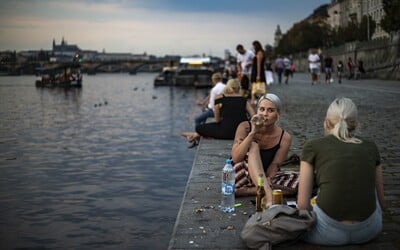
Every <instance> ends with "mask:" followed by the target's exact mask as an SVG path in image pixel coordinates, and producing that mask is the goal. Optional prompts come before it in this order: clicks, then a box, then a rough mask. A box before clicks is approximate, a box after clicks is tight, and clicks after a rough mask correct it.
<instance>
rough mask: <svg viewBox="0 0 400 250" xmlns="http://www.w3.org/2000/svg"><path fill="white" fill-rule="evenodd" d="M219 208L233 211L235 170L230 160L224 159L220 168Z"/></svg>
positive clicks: (228, 211) (229, 211)
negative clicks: (223, 164)
mask: <svg viewBox="0 0 400 250" xmlns="http://www.w3.org/2000/svg"><path fill="white" fill-rule="evenodd" d="M221 196H222V197H221V210H222V211H223V212H225V213H231V212H234V211H235V170H234V168H233V166H232V161H231V160H229V159H228V160H226V162H225V166H224V168H223V169H222V183H221Z"/></svg>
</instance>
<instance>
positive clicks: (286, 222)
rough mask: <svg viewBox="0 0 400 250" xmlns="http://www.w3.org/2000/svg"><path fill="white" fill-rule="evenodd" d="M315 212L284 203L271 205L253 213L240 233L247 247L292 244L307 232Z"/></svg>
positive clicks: (266, 247)
mask: <svg viewBox="0 0 400 250" xmlns="http://www.w3.org/2000/svg"><path fill="white" fill-rule="evenodd" d="M315 219H316V217H315V214H314V212H312V211H308V210H299V209H297V208H293V207H289V206H286V205H273V206H271V207H270V208H268V209H266V210H264V211H263V212H257V213H255V214H253V215H252V216H251V217H250V218H249V220H248V221H247V222H246V224H245V226H244V227H243V230H242V232H241V234H240V236H241V237H242V239H243V240H244V241H245V243H246V245H247V246H248V247H249V248H252V249H253V248H254V249H270V248H271V245H276V244H280V243H286V244H292V243H294V242H296V241H297V240H299V239H300V238H301V237H302V236H304V235H305V233H307V232H308V231H309V230H310V229H311V227H312V226H313V224H314V222H315Z"/></svg>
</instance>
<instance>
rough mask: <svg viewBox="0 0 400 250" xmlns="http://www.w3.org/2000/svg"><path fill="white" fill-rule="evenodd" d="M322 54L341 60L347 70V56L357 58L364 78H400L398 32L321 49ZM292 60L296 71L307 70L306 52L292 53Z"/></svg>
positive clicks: (399, 35) (399, 39) (399, 41)
mask: <svg viewBox="0 0 400 250" xmlns="http://www.w3.org/2000/svg"><path fill="white" fill-rule="evenodd" d="M321 54H322V55H325V54H329V55H331V57H332V58H333V60H334V64H335V65H336V63H337V62H338V61H340V60H341V61H342V62H343V63H344V65H345V72H346V71H347V66H346V63H347V60H348V58H349V57H351V58H352V59H353V62H354V63H357V61H358V60H359V59H361V60H362V61H363V62H364V68H365V70H366V75H365V76H363V77H366V78H378V79H387V80H400V32H397V33H394V34H392V36H391V37H390V38H387V39H380V40H372V41H368V42H367V41H366V42H351V43H346V44H344V45H341V46H338V47H332V48H328V49H324V50H322V51H321ZM293 62H294V64H295V66H296V69H297V71H300V72H307V71H308V52H302V53H298V54H294V55H293Z"/></svg>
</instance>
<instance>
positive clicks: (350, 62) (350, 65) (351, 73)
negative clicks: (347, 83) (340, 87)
mask: <svg viewBox="0 0 400 250" xmlns="http://www.w3.org/2000/svg"><path fill="white" fill-rule="evenodd" d="M347 69H348V71H349V75H348V76H347V79H349V80H350V79H353V77H354V63H353V60H352V59H351V57H349V59H348V60H347Z"/></svg>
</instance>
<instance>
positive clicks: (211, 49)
mask: <svg viewBox="0 0 400 250" xmlns="http://www.w3.org/2000/svg"><path fill="white" fill-rule="evenodd" d="M330 2H331V1H330V0H305V1H304V0H302V1H298V0H278V1H276V0H249V1H244V0H241V1H239V0H131V1H129V0H85V1H82V0H65V1H62V0H1V1H0V51H2V50H17V51H20V50H29V49H45V50H49V49H51V45H52V41H53V38H55V39H56V43H57V44H58V43H60V41H61V39H62V37H64V38H65V40H66V41H67V42H68V43H69V44H77V45H78V46H79V47H80V48H81V49H84V50H97V51H102V50H103V49H104V50H105V51H106V52H130V53H135V54H136V53H138V54H139V53H143V52H146V53H148V54H153V55H157V56H162V55H165V54H179V55H183V56H184V55H193V54H203V53H205V54H207V55H209V54H211V55H215V56H222V55H223V53H224V50H225V49H229V50H230V51H231V52H234V50H235V47H236V45H237V44H238V43H242V44H243V45H244V46H245V47H250V46H251V42H252V41H253V40H259V41H260V42H261V43H262V44H267V43H269V44H273V38H274V32H275V29H276V26H277V25H278V24H279V25H280V26H281V29H282V32H285V31H286V30H288V29H289V28H290V27H292V25H293V24H294V23H296V22H299V21H300V20H302V19H304V18H305V17H307V16H309V15H310V14H311V13H312V12H313V10H314V9H315V8H317V7H319V6H320V5H322V4H326V3H330Z"/></svg>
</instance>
